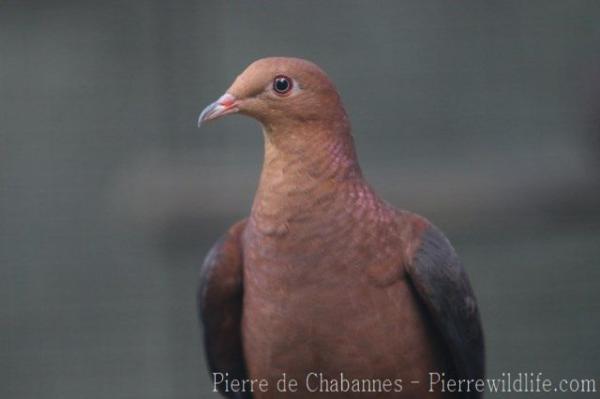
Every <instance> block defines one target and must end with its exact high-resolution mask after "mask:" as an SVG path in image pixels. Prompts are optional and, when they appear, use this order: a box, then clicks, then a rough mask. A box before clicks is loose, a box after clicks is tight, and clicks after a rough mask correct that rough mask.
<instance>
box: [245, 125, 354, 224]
mask: <svg viewBox="0 0 600 399" xmlns="http://www.w3.org/2000/svg"><path fill="white" fill-rule="evenodd" d="M343 122H344V123H343V124H338V125H333V126H327V127H325V128H324V127H320V128H315V127H314V126H311V125H310V124H305V125H303V126H298V127H296V128H292V129H290V130H288V131H281V130H280V131H268V130H267V128H265V132H264V135H265V157H264V163H263V169H262V173H261V177H260V182H259V186H258V190H257V192H256V196H255V199H254V204H253V206H252V212H251V221H252V222H253V224H254V225H255V226H256V227H257V228H258V229H259V230H261V231H262V232H263V233H266V234H274V235H278V234H284V233H285V232H286V231H287V230H288V229H289V228H290V225H291V224H294V223H296V222H299V223H302V222H307V221H310V220H311V219H314V218H315V217H321V218H324V217H327V215H331V214H332V213H335V212H337V211H340V210H339V209H336V208H337V207H341V206H343V205H342V202H343V201H340V198H341V197H344V196H348V195H351V194H349V191H350V190H356V187H357V186H362V182H363V178H362V174H361V171H360V167H359V164H358V160H357V157H356V152H355V149H354V144H353V140H352V136H351V135H350V131H349V126H348V125H347V122H346V121H345V120H343ZM331 129H337V130H333V131H332V130H331ZM321 221H322V220H321Z"/></svg>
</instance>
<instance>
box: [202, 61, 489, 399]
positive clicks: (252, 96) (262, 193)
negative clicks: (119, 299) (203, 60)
mask: <svg viewBox="0 0 600 399" xmlns="http://www.w3.org/2000/svg"><path fill="white" fill-rule="evenodd" d="M232 114H240V115H245V116H248V117H251V118H253V119H255V120H257V121H258V122H259V123H260V125H261V126H262V132H263V138H264V160H263V164H262V171H261V174H260V178H259V182H258V187H257V190H256V194H255V197H254V201H253V203H252V206H251V210H250V212H249V215H248V217H247V218H245V219H243V220H241V221H239V222H237V223H235V224H234V225H233V226H232V227H230V228H229V229H228V231H227V232H226V233H225V234H224V235H223V236H222V237H221V238H220V239H219V240H218V241H217V242H216V243H215V244H214V246H213V247H212V249H211V250H210V251H209V253H208V255H207V256H206V259H205V261H204V263H203V265H202V267H201V270H200V284H199V289H198V294H197V304H198V313H199V319H200V322H201V330H202V331H203V342H204V349H205V353H206V359H207V365H208V369H209V373H210V375H211V378H212V381H213V389H214V391H215V392H216V391H219V392H220V393H221V394H222V395H223V396H225V397H227V398H259V399H263V398H274V397H277V398H280V397H300V398H304V397H310V398H313V397H314V398H320V397H327V398H330V397H343V398H355V397H356V398H363V397H377V398H388V397H389V398H441V397H444V398H445V397H459V398H479V397H481V395H482V394H481V392H479V391H477V390H476V389H473V383H474V382H475V381H477V380H480V379H483V378H484V376H485V348H484V338H483V329H482V325H481V317H480V312H479V309H478V304H477V301H476V299H475V295H474V293H473V289H472V286H471V283H470V281H469V278H468V276H467V274H466V272H465V269H464V268H463V266H462V264H461V262H460V260H459V258H458V256H457V254H456V252H455V250H454V248H453V247H452V245H451V244H450V242H449V241H448V239H447V238H446V237H445V235H444V234H443V233H442V232H441V230H439V229H438V228H437V227H436V226H435V225H433V224H432V223H431V222H430V221H429V220H427V219H426V218H425V217H422V216H419V215H417V214H415V213H412V212H409V211H405V210H400V209H396V208H395V207H394V206H392V205H391V204H389V203H388V202H386V201H384V200H383V199H381V198H380V197H379V196H378V195H377V194H376V192H375V191H374V189H373V188H372V187H371V185H369V183H368V182H367V181H366V179H365V177H364V176H363V173H362V171H361V168H360V165H359V162H358V158H357V153H356V150H355V145H354V140H353V137H352V133H351V126H350V121H349V118H348V115H347V113H346V111H345V108H344V106H343V103H342V100H341V97H340V95H339V94H338V91H337V89H336V87H335V85H334V84H333V82H332V80H331V79H330V78H329V77H328V75H327V74H326V73H325V72H324V71H323V70H322V69H321V68H320V67H319V66H317V65H316V64H314V63H313V62H310V61H307V60H304V59H300V58H290V57H268V58H262V59H259V60H257V61H255V62H253V63H251V64H250V65H249V66H248V67H247V68H246V69H245V70H244V71H243V72H242V73H241V74H240V75H238V76H237V78H236V79H235V80H234V82H233V84H232V85H231V86H230V87H229V89H227V90H226V92H225V94H223V95H222V96H221V97H220V98H218V99H217V101H215V102H213V103H212V104H210V105H208V106H207V107H206V108H205V109H204V110H203V111H202V112H201V114H200V116H199V118H198V126H199V127H200V125H203V124H205V123H206V122H208V121H211V120H215V119H217V118H221V117H223V116H226V115H232ZM282 378H283V380H284V381H285V382H284V383H282V382H281V380H282ZM450 379H454V380H455V381H459V382H460V381H463V382H464V383H465V384H466V381H470V383H469V384H470V388H469V389H468V390H467V389H465V386H464V384H463V390H462V391H461V392H457V391H456V386H455V385H454V386H451V385H450V384H444V381H448V380H450ZM236 381H237V382H236ZM240 381H241V382H240ZM290 381H295V384H292V383H290ZM249 383H255V384H254V385H253V386H250V387H249V385H248V384H249ZM259 383H262V384H264V385H257V384H259ZM390 383H391V385H390ZM432 384H433V385H432ZM282 385H285V386H282ZM287 385H289V386H287ZM292 385H294V387H292ZM365 387H366V388H365ZM288 388H289V389H288ZM293 388H294V389H293ZM367 388H368V389H367ZM452 395H454V396H452Z"/></svg>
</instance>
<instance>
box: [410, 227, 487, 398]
mask: <svg viewBox="0 0 600 399" xmlns="http://www.w3.org/2000/svg"><path fill="white" fill-rule="evenodd" d="M407 271H408V274H409V276H410V281H411V282H412V284H413V285H414V287H415V289H416V292H417V293H418V295H419V297H420V299H421V300H422V302H423V303H424V304H425V305H426V308H427V309H428V311H429V314H430V316H431V319H432V320H433V323H434V325H435V327H436V328H437V330H438V331H439V333H440V334H441V336H442V338H443V341H444V343H445V345H446V346H447V348H448V350H449V351H450V354H451V356H452V364H453V366H454V372H455V374H456V375H455V376H456V378H468V379H478V378H483V377H484V374H485V354H484V352H485V351H484V343H483V331H482V328H481V321H480V317H479V311H478V309H477V302H476V301H475V296H474V294H473V290H472V288H471V284H470V283H469V279H468V277H467V274H466V272H465V270H464V269H463V267H462V265H461V263H460V261H459V259H458V257H457V255H456V253H455V252H454V248H452V245H451V244H450V242H449V241H448V239H447V238H446V237H445V236H444V234H443V233H442V232H441V231H440V230H438V229H437V228H436V227H435V226H433V225H430V226H428V227H427V228H426V229H425V231H424V232H423V233H422V236H421V244H420V247H419V249H418V250H417V253H416V254H415V256H414V258H413V260H412V262H410V264H409V265H408V267H407ZM480 395H481V394H479V393H476V392H472V393H471V394H470V395H467V396H465V397H469V398H478V397H480Z"/></svg>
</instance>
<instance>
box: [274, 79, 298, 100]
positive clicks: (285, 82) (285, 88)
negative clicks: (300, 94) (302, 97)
mask: <svg viewBox="0 0 600 399" xmlns="http://www.w3.org/2000/svg"><path fill="white" fill-rule="evenodd" d="M293 85H294V84H293V83H292V79H290V78H288V77H287V76H284V75H279V76H277V77H276V78H275V79H273V90H275V93H277V94H279V95H284V94H288V93H289V92H290V90H292V86H293Z"/></svg>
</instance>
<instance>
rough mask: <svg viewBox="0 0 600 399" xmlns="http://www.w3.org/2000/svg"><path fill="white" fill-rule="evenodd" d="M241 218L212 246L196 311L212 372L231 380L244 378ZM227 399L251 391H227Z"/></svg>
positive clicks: (238, 398)
mask: <svg viewBox="0 0 600 399" xmlns="http://www.w3.org/2000/svg"><path fill="white" fill-rule="evenodd" d="M245 224H246V221H245V220H243V221H241V222H239V223H237V224H236V225H234V226H233V227H231V228H230V229H229V231H228V232H227V233H226V234H225V235H224V236H223V237H221V239H219V241H217V243H216V244H215V245H214V246H213V247H212V249H211V250H210V252H209V253H208V255H207V256H206V259H205V260H204V265H203V266H202V270H201V272H200V285H199V288H198V311H199V316H200V322H201V323H202V327H203V333H204V348H205V351H206V357H207V361H208V367H209V371H210V373H211V380H212V377H213V374H212V373H229V376H228V377H229V378H230V379H233V378H235V379H240V380H242V379H245V378H246V368H245V362H244V354H243V350H242V339H241V330H242V329H241V318H242V301H243V264H242V247H241V242H240V236H241V234H242V232H243V230H244V226H245ZM217 388H218V389H219V391H221V393H222V394H223V395H225V397H228V398H236V399H241V398H250V397H251V396H250V394H242V393H231V392H229V393H227V392H224V389H223V386H222V384H221V386H219V385H217Z"/></svg>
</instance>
